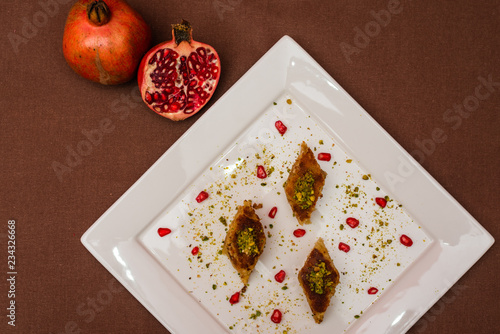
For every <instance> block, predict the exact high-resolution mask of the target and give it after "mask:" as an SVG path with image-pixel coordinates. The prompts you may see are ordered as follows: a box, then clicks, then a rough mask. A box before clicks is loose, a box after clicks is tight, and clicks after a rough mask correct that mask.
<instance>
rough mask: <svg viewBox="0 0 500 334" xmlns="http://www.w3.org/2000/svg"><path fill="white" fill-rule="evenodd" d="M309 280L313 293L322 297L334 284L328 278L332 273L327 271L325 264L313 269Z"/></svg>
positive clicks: (321, 263) (322, 263)
mask: <svg viewBox="0 0 500 334" xmlns="http://www.w3.org/2000/svg"><path fill="white" fill-rule="evenodd" d="M312 269H313V270H312V271H311V272H310V273H309V276H308V277H307V280H308V281H309V286H310V288H311V290H312V291H314V292H315V293H317V294H319V295H322V294H324V293H325V291H326V290H327V289H331V288H332V285H333V282H332V281H331V280H330V279H329V278H328V276H330V275H331V272H330V271H328V270H327V269H326V266H325V263H324V262H322V261H321V262H320V263H319V264H318V265H317V266H314V267H313V268H312Z"/></svg>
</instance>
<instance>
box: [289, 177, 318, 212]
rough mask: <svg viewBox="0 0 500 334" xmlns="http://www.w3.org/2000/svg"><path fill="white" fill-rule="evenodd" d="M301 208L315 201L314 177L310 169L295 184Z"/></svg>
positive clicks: (305, 207)
mask: <svg viewBox="0 0 500 334" xmlns="http://www.w3.org/2000/svg"><path fill="white" fill-rule="evenodd" d="M293 198H294V199H295V200H297V203H298V204H299V206H300V208H301V209H303V210H305V209H307V208H309V207H310V206H311V205H312V204H313V202H314V199H315V197H314V177H313V175H312V173H311V172H310V171H307V172H306V173H305V174H304V176H302V177H300V178H299V179H298V180H297V182H296V184H295V195H294V197H293Z"/></svg>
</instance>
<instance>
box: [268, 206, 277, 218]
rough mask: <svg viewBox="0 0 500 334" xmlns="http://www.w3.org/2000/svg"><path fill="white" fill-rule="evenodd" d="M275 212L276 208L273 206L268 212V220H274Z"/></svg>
mask: <svg viewBox="0 0 500 334" xmlns="http://www.w3.org/2000/svg"><path fill="white" fill-rule="evenodd" d="M276 212H278V208H277V207H275V206H273V208H272V209H271V211H269V218H274V217H276Z"/></svg>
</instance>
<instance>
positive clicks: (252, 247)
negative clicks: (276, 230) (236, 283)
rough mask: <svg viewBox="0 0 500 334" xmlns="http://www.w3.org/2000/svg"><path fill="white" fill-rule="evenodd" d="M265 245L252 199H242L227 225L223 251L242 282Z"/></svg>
mask: <svg viewBox="0 0 500 334" xmlns="http://www.w3.org/2000/svg"><path fill="white" fill-rule="evenodd" d="M265 245H266V235H265V234H264V228H263V227H262V223H261V222H260V218H259V216H257V214H256V213H255V210H254V208H253V207H252V201H244V203H243V205H240V206H239V207H238V212H237V213H236V215H235V216H234V219H233V221H232V222H231V224H230V225H229V229H228V231H227V234H226V239H225V241H224V248H223V253H224V254H226V255H227V256H228V257H229V260H231V264H232V265H233V267H234V269H236V270H237V271H238V273H239V274H240V278H241V280H242V281H243V283H244V284H247V283H248V279H249V277H250V274H251V273H252V271H253V269H254V268H255V265H256V264H257V261H258V260H259V257H260V256H261V255H262V252H263V251H264V246H265Z"/></svg>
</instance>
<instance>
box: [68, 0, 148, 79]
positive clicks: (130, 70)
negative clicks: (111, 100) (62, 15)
mask: <svg viewBox="0 0 500 334" xmlns="http://www.w3.org/2000/svg"><path fill="white" fill-rule="evenodd" d="M92 2H95V1H93V0H80V1H78V2H77V3H75V4H74V5H73V7H72V8H71V10H70V12H69V14H68V18H67V20H66V26H65V29H64V37H63V54H64V58H66V61H67V62H68V64H69V65H70V66H71V68H72V69H73V70H74V71H75V72H76V73H78V74H79V75H81V76H82V77H84V78H86V79H89V80H92V81H95V82H99V83H101V84H104V85H117V84H122V83H125V82H128V81H130V80H132V79H133V78H134V76H135V73H136V71H137V66H138V64H139V62H140V61H141V59H142V56H143V55H144V54H145V53H146V51H147V50H148V48H149V46H150V44H151V29H150V27H149V26H148V25H147V24H146V22H145V21H144V19H143V18H142V17H141V15H140V14H139V13H137V12H136V11H135V10H134V9H133V8H132V7H130V6H129V5H128V4H127V3H126V2H125V1H122V0H105V1H104V2H105V3H106V5H107V6H108V8H109V12H110V15H109V21H108V22H107V23H104V24H103V25H101V26H97V25H95V24H94V23H93V22H92V21H91V20H90V19H89V18H88V16H87V6H88V5H89V4H90V3H92Z"/></svg>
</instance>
